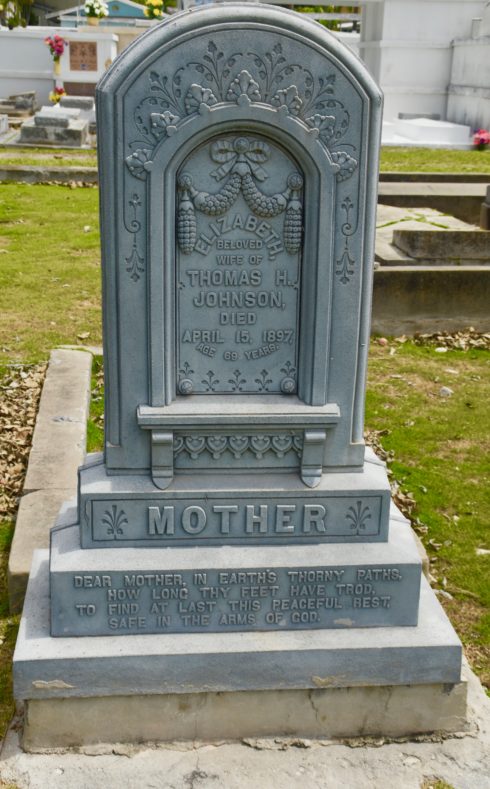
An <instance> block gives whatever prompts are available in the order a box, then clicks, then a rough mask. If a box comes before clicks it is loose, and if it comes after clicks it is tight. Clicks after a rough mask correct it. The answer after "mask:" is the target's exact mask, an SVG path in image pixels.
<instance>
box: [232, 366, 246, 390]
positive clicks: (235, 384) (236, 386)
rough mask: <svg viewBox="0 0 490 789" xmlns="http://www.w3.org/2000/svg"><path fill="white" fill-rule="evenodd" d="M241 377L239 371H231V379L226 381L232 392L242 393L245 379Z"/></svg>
mask: <svg viewBox="0 0 490 789" xmlns="http://www.w3.org/2000/svg"><path fill="white" fill-rule="evenodd" d="M241 375H242V373H241V371H240V370H233V378H229V379H228V383H229V384H230V385H231V389H232V391H233V392H241V391H243V384H246V383H247V379H246V378H242V377H241Z"/></svg>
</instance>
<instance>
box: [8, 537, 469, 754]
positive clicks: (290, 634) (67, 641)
mask: <svg viewBox="0 0 490 789" xmlns="http://www.w3.org/2000/svg"><path fill="white" fill-rule="evenodd" d="M49 604H50V603H49V576H48V552H47V551H38V552H36V554H35V559H34V563H33V569H32V573H31V577H30V580H29V587H28V592H27V597H26V604H25V607H24V615H23V618H22V622H21V628H20V632H19V638H18V641H17V647H16V651H15V656H14V682H15V696H16V698H17V699H18V700H21V701H24V703H25V704H26V724H25V733H24V747H25V748H26V749H27V750H29V749H31V750H37V749H39V748H51V747H66V746H71V745H73V746H76V745H81V744H89V743H99V742H147V741H148V742H149V741H167V740H176V739H217V738H226V739H238V738H241V737H247V736H252V735H253V736H267V735H281V734H282V735H294V736H301V737H347V736H358V735H363V734H374V735H375V734H385V735H389V736H402V735H408V734H414V733H420V732H429V731H435V730H438V731H439V730H445V731H456V730H460V729H462V728H464V721H465V705H466V700H465V699H466V686H465V683H464V682H462V681H461V644H460V642H459V640H458V638H457V636H456V634H455V632H454V630H453V628H452V626H451V624H450V623H449V621H448V619H447V617H446V616H445V614H444V612H443V610H442V608H441V606H440V605H439V603H438V601H437V600H436V598H435V595H434V594H433V592H432V591H431V589H430V587H429V586H428V584H427V582H426V581H425V579H424V578H423V579H422V588H421V597H420V612H419V623H418V625H417V626H416V627H390V628H387V627H379V628H352V629H350V630H297V631H284V632H249V633H245V632H240V633H200V634H186V633H177V634H168V635H165V634H159V635H146V636H144V637H135V636H119V637H117V638H114V637H108V636H102V637H78V638H73V637H71V638H52V637H51V636H50V629H49Z"/></svg>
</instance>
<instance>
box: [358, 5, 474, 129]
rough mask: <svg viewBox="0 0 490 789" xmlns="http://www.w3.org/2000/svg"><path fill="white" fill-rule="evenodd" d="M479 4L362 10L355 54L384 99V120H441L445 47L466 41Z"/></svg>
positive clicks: (448, 52) (448, 53)
mask: <svg viewBox="0 0 490 789" xmlns="http://www.w3.org/2000/svg"><path fill="white" fill-rule="evenodd" d="M484 7H485V0H377V1H373V2H369V0H368V2H367V3H366V5H365V6H364V8H363V16H362V24H361V41H360V54H361V57H362V59H363V60H364V62H365V63H366V65H367V67H368V68H369V70H370V72H371V74H372V75H373V76H374V78H375V79H376V80H377V82H379V84H380V85H381V87H382V89H383V91H384V94H385V114H384V117H385V120H387V121H393V120H395V119H396V118H397V117H398V113H399V112H410V113H417V112H420V113H438V114H439V115H440V116H441V118H442V119H444V118H445V117H446V111H447V97H448V92H447V88H448V84H449V81H450V73H451V59H452V48H451V42H452V40H453V39H454V38H456V37H462V36H464V37H469V36H470V35H471V20H472V18H473V17H476V16H481V15H482V12H483V9H484Z"/></svg>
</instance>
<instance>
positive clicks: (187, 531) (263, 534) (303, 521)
mask: <svg viewBox="0 0 490 789" xmlns="http://www.w3.org/2000/svg"><path fill="white" fill-rule="evenodd" d="M383 506H384V507H389V500H388V497H387V496H386V495H385V496H384V497H381V496H364V497H363V498H358V499H355V500H353V499H352V498H350V497H348V496H325V495H323V496H314V497H313V496H312V497H310V498H308V499H302V498H300V497H286V496H284V497H283V498H282V499H279V498H275V497H272V496H271V497H265V496H263V495H262V496H261V497H260V498H259V499H258V498H257V497H255V496H254V497H251V498H244V497H236V498H233V499H230V498H222V497H221V498H220V497H215V496H211V497H206V498H204V497H201V498H192V497H188V496H186V497H185V498H180V499H177V498H171V497H169V498H166V499H165V500H164V501H161V500H158V499H144V500H137V499H117V500H114V499H105V500H100V499H99V500H97V499H96V500H94V501H92V503H91V506H90V505H89V509H90V518H91V522H92V539H93V541H94V542H96V543H97V544H98V545H100V544H101V543H103V544H107V545H108V546H111V547H112V545H114V543H115V542H118V543H124V542H126V543H128V542H129V543H132V542H136V544H138V543H142V544H146V545H148V544H156V545H160V546H165V545H170V544H174V545H179V544H182V545H183V544H186V543H189V542H190V541H192V543H193V544H195V543H200V544H203V545H205V544H211V545H212V544H218V545H219V544H222V543H223V541H226V542H227V543H229V544H231V543H247V542H248V543H253V542H257V541H260V540H261V539H262V540H264V542H270V541H271V540H272V541H274V542H281V541H283V542H287V543H308V542H338V541H342V542H344V541H353V542H358V541H365V540H373V541H374V540H382V539H384V538H385V535H384V534H383V533H381V530H380V525H381V514H382V511H383Z"/></svg>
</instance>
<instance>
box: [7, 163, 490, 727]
mask: <svg viewBox="0 0 490 789" xmlns="http://www.w3.org/2000/svg"><path fill="white" fill-rule="evenodd" d="M444 153H445V155H446V156H447V153H448V152H444ZM457 153H459V152H457ZM463 153H464V152H463ZM469 154H470V155H471V156H473V155H474V154H473V152H469ZM488 161H489V163H490V156H489V157H488ZM480 171H481V169H480ZM97 197H98V194H97V189H95V188H76V189H70V188H68V187H61V186H47V185H43V186H27V185H13V184H10V185H0V315H1V318H0V321H1V322H0V433H1V442H2V444H1V448H0V471H1V476H2V479H3V480H5V481H6V484H5V485H4V490H3V492H2V496H1V499H0V522H1V525H0V550H1V571H0V572H1V576H0V584H1V588H0V695H1V699H0V735H2V734H3V733H4V732H5V729H6V726H7V724H8V721H9V719H10V717H11V714H12V710H13V704H12V697H11V689H10V661H11V655H12V650H13V646H14V642H15V634H16V628H17V624H18V619H17V618H16V617H12V616H10V615H9V613H8V601H7V590H6V570H7V561H8V550H9V544H10V540H11V537H12V533H13V528H14V522H15V515H16V509H17V499H18V496H19V494H20V492H21V485H22V479H23V474H24V471H25V467H26V464H27V458H28V451H29V442H30V436H31V434H32V429H33V424H34V411H35V407H36V402H37V398H38V395H39V391H40V384H41V380H42V374H43V370H44V364H45V362H46V360H47V359H48V356H49V351H50V349H51V348H53V347H56V346H59V345H62V344H69V345H79V346H84V345H89V346H98V345H100V344H101V330H100V261H99V238H98V214H97V211H98V209H97ZM489 368H490V336H489V335H486V336H484V337H479V336H478V335H476V334H474V333H472V332H463V333H461V334H460V335H459V336H452V337H450V336H449V337H444V336H442V335H441V336H439V337H434V338H429V337H425V338H424V337H419V338H415V340H412V339H407V338H405V337H399V338H393V339H388V340H384V338H383V339H380V338H374V339H373V341H372V346H371V355H370V367H369V381H368V395H367V414H366V430H367V435H368V439H369V440H370V441H371V442H372V443H373V444H374V446H375V448H376V450H377V451H378V452H379V453H380V454H381V456H382V457H383V458H385V459H386V460H387V461H388V463H389V466H390V469H391V474H392V477H391V478H392V481H393V487H394V490H395V498H396V500H397V503H398V504H399V505H400V506H401V507H402V508H403V510H404V512H405V513H409V514H410V517H411V520H412V523H413V524H414V527H415V529H416V531H417V533H418V534H419V536H420V537H421V539H422V540H423V542H424V544H425V546H426V548H427V551H428V554H429V557H430V565H431V567H430V572H431V576H432V584H433V586H434V588H435V589H436V590H438V595H439V599H440V600H441V602H442V603H443V605H444V606H445V608H446V610H447V612H448V614H449V616H450V618H451V620H452V622H453V624H454V625H455V627H456V629H457V630H458V633H459V635H460V637H461V638H462V640H463V642H464V644H465V648H466V652H467V655H468V657H469V660H470V662H471V665H472V667H473V669H474V670H475V671H476V673H478V674H479V676H480V678H481V680H482V682H483V683H484V684H485V685H486V686H487V687H488V686H490V589H489V584H488V577H489V564H490V545H489V544H488V523H489V521H490V501H489V498H488V493H487V487H486V483H485V474H486V469H487V465H486V464H487V460H486V459H487V457H488V452H489V450H490V446H489V444H490V415H489V410H488V402H489V399H490V376H489ZM102 385H103V381H102V374H101V362H100V358H96V360H95V364H94V373H93V403H92V415H91V424H90V426H89V447H88V448H89V450H90V451H93V450H95V449H99V448H100V447H101V440H102V424H101V423H102Z"/></svg>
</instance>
